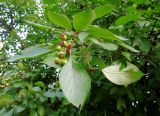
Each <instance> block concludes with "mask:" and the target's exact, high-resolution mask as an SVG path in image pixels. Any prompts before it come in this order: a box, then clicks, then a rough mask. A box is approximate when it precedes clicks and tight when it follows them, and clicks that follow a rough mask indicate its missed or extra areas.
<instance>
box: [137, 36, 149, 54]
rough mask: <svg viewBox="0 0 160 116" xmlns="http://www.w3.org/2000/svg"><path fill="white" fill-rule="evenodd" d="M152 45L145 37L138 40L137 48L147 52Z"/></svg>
mask: <svg viewBox="0 0 160 116" xmlns="http://www.w3.org/2000/svg"><path fill="white" fill-rule="evenodd" d="M151 47H152V44H151V42H150V41H148V40H147V39H140V40H139V49H140V50H142V51H143V52H145V53H148V52H149V51H150V49H151Z"/></svg>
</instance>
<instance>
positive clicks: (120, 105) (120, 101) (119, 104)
mask: <svg viewBox="0 0 160 116" xmlns="http://www.w3.org/2000/svg"><path fill="white" fill-rule="evenodd" d="M125 108H126V103H125V100H124V99H122V98H118V100H117V109H118V110H119V111H120V112H122V111H123V109H125Z"/></svg>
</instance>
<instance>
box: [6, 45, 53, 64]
mask: <svg viewBox="0 0 160 116" xmlns="http://www.w3.org/2000/svg"><path fill="white" fill-rule="evenodd" d="M50 51H51V50H50V49H48V48H47V47H45V46H41V45H36V46H32V47H29V48H26V49H24V50H22V51H21V54H20V55H14V56H13V57H11V58H9V59H8V60H7V61H9V62H14V61H16V60H20V59H25V58H33V57H37V56H40V55H43V54H46V53H49V52H50Z"/></svg>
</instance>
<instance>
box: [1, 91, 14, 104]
mask: <svg viewBox="0 0 160 116" xmlns="http://www.w3.org/2000/svg"><path fill="white" fill-rule="evenodd" d="M11 101H12V96H11V95H9V94H5V93H0V105H7V104H9V103H10V102H11Z"/></svg>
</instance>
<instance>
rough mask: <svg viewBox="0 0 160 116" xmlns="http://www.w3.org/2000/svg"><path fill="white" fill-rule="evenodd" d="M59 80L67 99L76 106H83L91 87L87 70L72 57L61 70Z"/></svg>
mask: <svg viewBox="0 0 160 116" xmlns="http://www.w3.org/2000/svg"><path fill="white" fill-rule="evenodd" d="M59 82H60V87H61V89H62V91H63V93H64V95H65V97H66V98H67V100H68V101H69V102H71V103H72V104H73V105H74V106H76V107H82V106H83V104H84V102H85V100H86V98H87V96H88V93H89V91H90V87H91V80H90V76H89V75H88V73H87V72H86V70H85V69H84V68H83V67H82V66H81V65H80V64H76V63H73V62H72V59H70V60H69V61H68V63H67V64H66V65H65V66H64V67H63V68H62V70H61V71H60V74H59Z"/></svg>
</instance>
